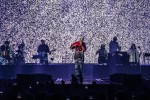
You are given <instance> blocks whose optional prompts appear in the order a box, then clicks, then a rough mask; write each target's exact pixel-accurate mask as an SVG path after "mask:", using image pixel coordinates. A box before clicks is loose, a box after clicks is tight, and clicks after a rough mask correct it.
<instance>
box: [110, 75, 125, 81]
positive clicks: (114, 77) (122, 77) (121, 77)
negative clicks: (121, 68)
mask: <svg viewBox="0 0 150 100" xmlns="http://www.w3.org/2000/svg"><path fill="white" fill-rule="evenodd" d="M126 78H127V74H124V73H115V74H112V75H110V78H109V79H110V81H111V82H116V83H125V81H126Z"/></svg>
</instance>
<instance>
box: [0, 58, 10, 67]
mask: <svg viewBox="0 0 150 100" xmlns="http://www.w3.org/2000/svg"><path fill="white" fill-rule="evenodd" d="M7 64H8V60H6V59H5V58H3V57H1V56H0V65H7Z"/></svg>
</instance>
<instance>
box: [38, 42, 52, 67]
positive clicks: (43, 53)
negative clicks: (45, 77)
mask: <svg viewBox="0 0 150 100" xmlns="http://www.w3.org/2000/svg"><path fill="white" fill-rule="evenodd" d="M37 52H38V53H39V55H40V63H41V64H48V54H47V53H49V47H48V45H47V44H41V45H39V47H38V50H37Z"/></svg>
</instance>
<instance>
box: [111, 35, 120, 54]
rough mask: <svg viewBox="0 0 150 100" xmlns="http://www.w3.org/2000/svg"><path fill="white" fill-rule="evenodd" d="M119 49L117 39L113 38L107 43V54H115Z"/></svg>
mask: <svg viewBox="0 0 150 100" xmlns="http://www.w3.org/2000/svg"><path fill="white" fill-rule="evenodd" d="M118 49H119V44H118V42H117V37H114V38H113V40H112V41H111V42H110V43H109V52H110V53H115V52H116V51H118Z"/></svg>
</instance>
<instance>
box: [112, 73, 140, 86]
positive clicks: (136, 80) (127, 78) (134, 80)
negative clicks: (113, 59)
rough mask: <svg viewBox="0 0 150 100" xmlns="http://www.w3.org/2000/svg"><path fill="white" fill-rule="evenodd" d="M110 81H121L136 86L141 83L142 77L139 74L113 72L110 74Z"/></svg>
mask: <svg viewBox="0 0 150 100" xmlns="http://www.w3.org/2000/svg"><path fill="white" fill-rule="evenodd" d="M110 81H111V82H117V83H123V84H124V85H128V86H129V85H130V86H138V85H141V83H142V77H141V75H140V74H123V73H115V74H112V75H110Z"/></svg>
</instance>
